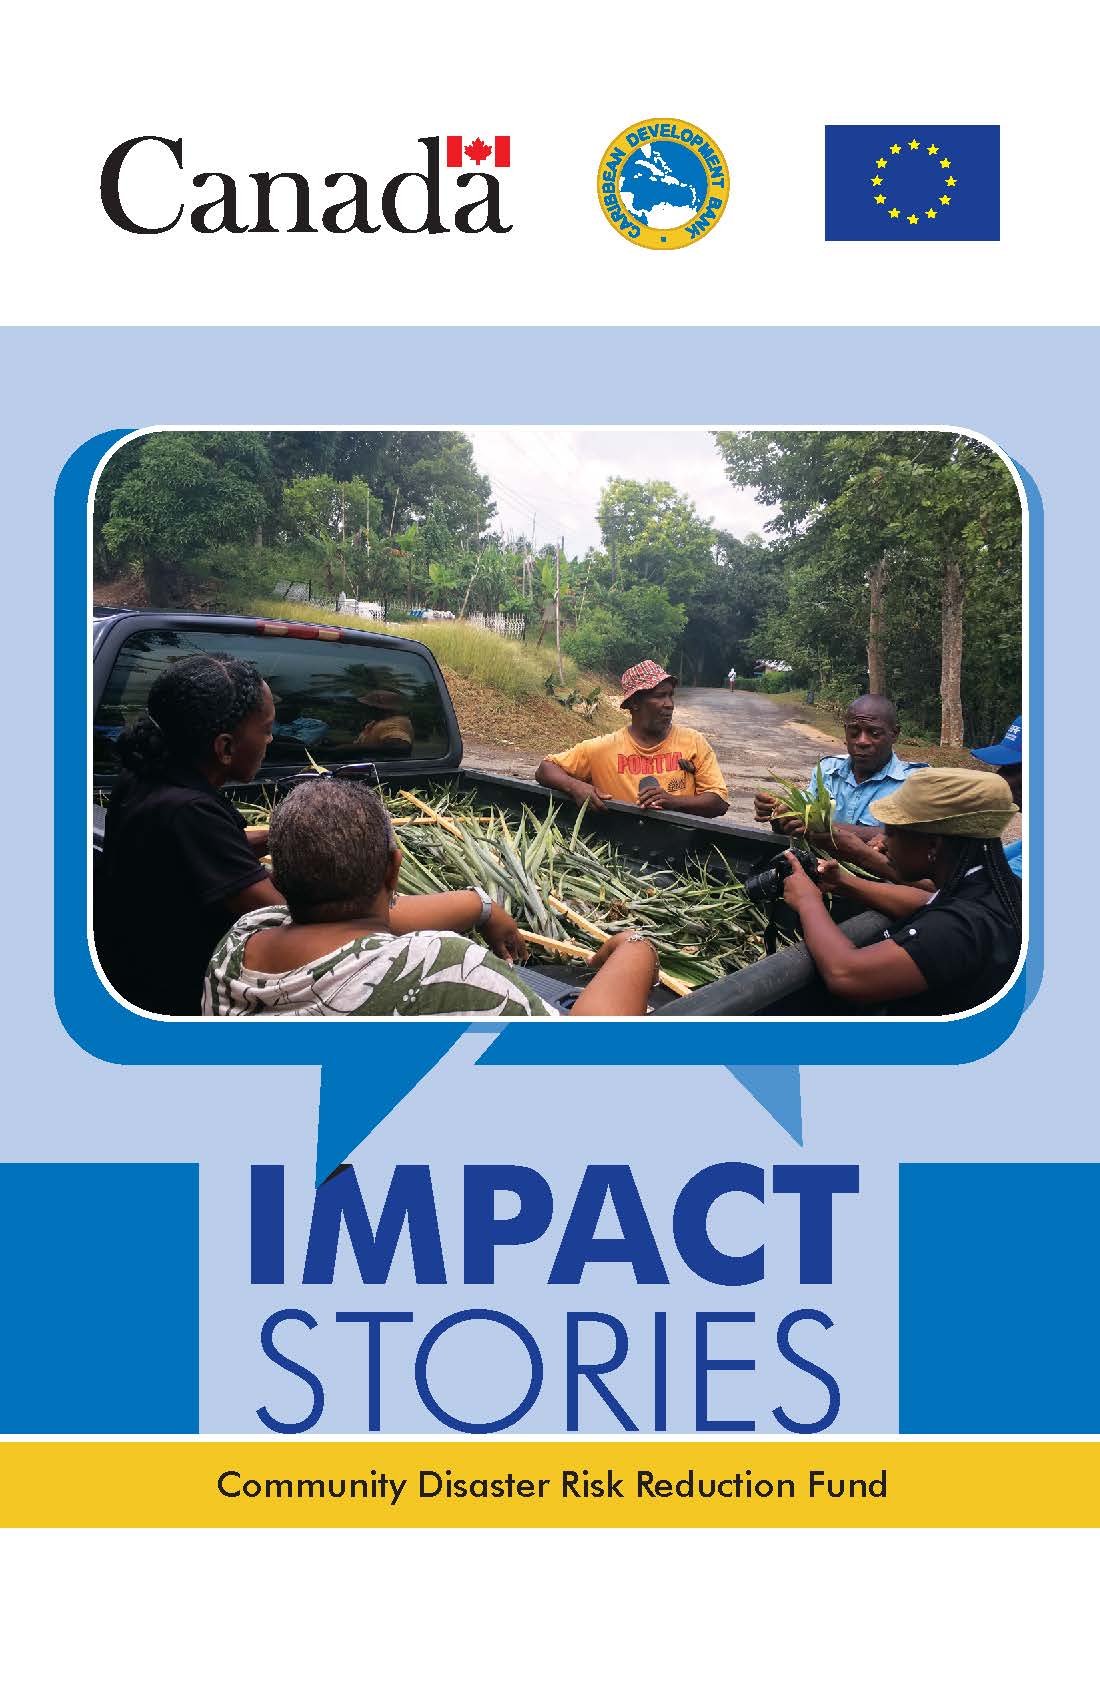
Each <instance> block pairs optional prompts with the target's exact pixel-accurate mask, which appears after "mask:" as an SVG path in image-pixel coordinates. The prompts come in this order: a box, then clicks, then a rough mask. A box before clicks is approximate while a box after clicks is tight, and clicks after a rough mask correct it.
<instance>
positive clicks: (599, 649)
mask: <svg viewBox="0 0 1100 1700" xmlns="http://www.w3.org/2000/svg"><path fill="white" fill-rule="evenodd" d="M686 619H687V616H686V614H685V613H684V610H683V608H682V607H680V606H678V605H677V604H675V603H672V602H670V601H669V597H668V592H667V591H666V590H664V589H663V588H662V587H661V586H660V585H652V584H636V585H632V586H631V587H630V589H629V590H623V591H617V592H615V593H613V594H612V595H611V596H610V597H609V598H608V600H607V601H606V602H605V603H602V604H601V605H599V606H597V607H592V608H586V610H585V613H584V615H583V617H582V619H581V621H580V623H579V625H578V626H577V629H576V631H574V632H571V633H569V634H568V636H567V637H566V639H565V648H566V650H567V652H568V653H569V654H570V655H571V656H572V657H573V658H574V660H575V661H576V662H577V663H578V664H579V665H580V666H581V667H587V668H592V669H594V670H596V671H603V672H610V673H625V672H626V669H627V668H628V667H631V666H633V665H634V663H635V662H636V661H641V660H642V658H643V657H644V656H651V657H652V658H653V660H654V661H659V662H660V663H661V664H662V665H663V666H667V665H668V663H669V661H670V660H671V659H672V654H673V650H674V648H675V646H676V641H677V639H678V638H679V636H680V634H681V632H682V631H683V629H684V625H685V623H686Z"/></svg>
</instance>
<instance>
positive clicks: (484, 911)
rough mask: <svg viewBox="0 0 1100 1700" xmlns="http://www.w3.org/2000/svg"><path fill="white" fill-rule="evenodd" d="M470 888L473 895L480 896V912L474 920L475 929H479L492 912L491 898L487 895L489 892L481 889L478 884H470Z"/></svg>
mask: <svg viewBox="0 0 1100 1700" xmlns="http://www.w3.org/2000/svg"><path fill="white" fill-rule="evenodd" d="M470 890H471V891H472V892H473V894H474V896H475V897H480V899H481V914H480V915H479V916H478V918H477V920H476V921H475V922H474V927H475V929H477V930H478V931H480V929H481V928H482V927H483V926H484V925H485V923H486V921H487V920H488V919H489V916H490V915H491V914H492V912H493V900H492V898H491V897H490V896H489V893H488V892H487V891H485V890H483V889H482V887H481V886H480V885H472V886H471V887H470Z"/></svg>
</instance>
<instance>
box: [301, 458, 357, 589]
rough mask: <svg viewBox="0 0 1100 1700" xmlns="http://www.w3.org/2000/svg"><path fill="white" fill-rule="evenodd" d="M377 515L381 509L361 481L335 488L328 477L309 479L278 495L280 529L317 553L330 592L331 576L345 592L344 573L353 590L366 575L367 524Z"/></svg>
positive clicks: (337, 484) (337, 483) (317, 475)
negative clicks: (364, 574) (337, 578)
mask: <svg viewBox="0 0 1100 1700" xmlns="http://www.w3.org/2000/svg"><path fill="white" fill-rule="evenodd" d="M380 514H381V506H380V504H379V503H378V502H376V501H373V499H372V497H371V492H370V486H369V485H368V484H367V482H366V480H365V479H362V478H349V479H348V480H347V481H346V482H345V483H341V482H340V481H339V480H338V479H336V478H333V477H332V476H331V474H329V473H315V474H314V475H313V476H312V477H310V478H297V479H295V480H294V482H293V483H292V484H288V485H287V486H286V487H285V489H284V490H283V498H282V523H283V526H284V528H285V530H286V531H287V533H288V534H289V535H290V536H291V537H292V538H293V539H295V540H296V541H298V542H301V543H306V544H311V545H312V546H313V547H314V548H315V549H316V550H317V553H318V559H319V562H320V564H321V565H322V566H323V568H324V573H325V582H326V584H327V586H328V588H329V589H330V590H331V589H332V588H333V587H334V585H335V579H336V574H337V572H338V573H339V575H340V583H341V588H342V589H346V588H347V585H348V582H349V567H350V568H351V580H350V582H351V583H352V584H354V585H356V586H358V584H359V578H360V574H361V573H365V571H366V559H367V549H366V544H367V541H368V540H369V538H370V533H371V528H372V521H373V522H375V523H376V522H377V520H378V519H379V517H380Z"/></svg>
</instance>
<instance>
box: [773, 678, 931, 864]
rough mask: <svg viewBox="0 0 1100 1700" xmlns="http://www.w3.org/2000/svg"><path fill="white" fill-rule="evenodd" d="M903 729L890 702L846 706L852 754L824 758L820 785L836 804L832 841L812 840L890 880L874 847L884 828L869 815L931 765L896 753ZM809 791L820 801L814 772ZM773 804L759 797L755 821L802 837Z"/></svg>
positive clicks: (872, 699)
mask: <svg viewBox="0 0 1100 1700" xmlns="http://www.w3.org/2000/svg"><path fill="white" fill-rule="evenodd" d="M899 730H900V726H899V723H898V711H897V709H896V708H895V707H894V705H893V703H892V702H891V701H890V699H889V698H888V697H880V696H862V697H857V698H856V700H855V702H852V703H849V704H848V707H847V708H846V709H845V711H844V742H845V744H846V745H847V747H848V754H847V755H846V756H826V757H825V758H824V759H823V761H822V762H821V764H820V765H821V778H822V781H823V783H824V786H825V789H826V791H827V792H828V794H829V796H830V797H831V798H832V800H833V833H832V837H831V839H830V838H828V837H823V836H822V835H821V834H817V835H812V837H813V838H814V839H815V840H816V842H818V843H819V844H820V845H821V846H829V847H831V849H832V853H833V854H834V855H835V854H839V855H840V856H841V858H842V859H843V860H845V861H849V862H855V863H856V864H857V865H858V866H860V867H862V868H865V869H866V870H867V871H868V872H869V873H874V874H878V875H879V876H880V877H883V878H887V879H889V878H894V879H896V877H897V876H896V875H895V874H894V873H893V870H892V869H891V867H890V864H889V862H888V861H887V859H886V857H885V856H884V855H883V854H882V852H881V850H879V849H878V848H876V847H875V844H874V842H873V841H875V840H878V841H880V842H881V838H882V827H881V825H880V824H879V822H878V821H877V820H876V819H875V817H874V815H873V814H872V813H871V804H872V803H874V802H877V801H878V800H879V799H880V798H882V797H888V796H889V795H890V793H891V792H892V791H896V790H897V788H898V786H899V785H900V784H901V782H902V780H903V779H905V778H906V776H907V775H908V774H910V773H913V772H915V771H916V769H917V768H918V767H924V766H926V765H927V764H926V763H924V762H912V761H903V760H902V759H901V758H900V757H899V756H896V755H895V754H894V739H895V738H896V737H897V735H898V732H899ZM808 790H809V791H810V794H811V795H812V796H816V794H817V773H816V770H815V772H814V773H813V775H812V777H811V779H810V783H809V786H808ZM775 801H776V800H775V798H774V797H772V796H770V795H769V794H768V793H767V792H764V791H762V792H760V793H759V794H758V795H757V797H756V799H755V813H756V818H757V820H761V821H764V820H766V821H769V822H770V823H771V826H772V829H773V831H775V832H785V833H787V834H788V835H796V834H800V833H802V831H803V828H802V824H801V822H800V821H797V820H795V819H792V817H790V816H789V815H782V814H780V815H773V814H772V810H773V809H774V807H775Z"/></svg>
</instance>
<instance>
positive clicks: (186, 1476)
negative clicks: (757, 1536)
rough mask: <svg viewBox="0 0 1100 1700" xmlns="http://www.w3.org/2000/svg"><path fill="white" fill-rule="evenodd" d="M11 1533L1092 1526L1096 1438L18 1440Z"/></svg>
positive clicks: (1, 1450) (6, 1522) (9, 1454)
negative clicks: (72, 1530) (41, 1530)
mask: <svg viewBox="0 0 1100 1700" xmlns="http://www.w3.org/2000/svg"><path fill="white" fill-rule="evenodd" d="M0 1526H3V1527H5V1528H224V1529H258V1528H262V1529H272V1528H288V1529H306V1528H372V1529H378V1528H385V1529H412V1528H457V1529H476V1528H486V1529H516V1528H532V1529H547V1528H601V1529H636V1528H653V1527H660V1528H670V1529H687V1528H750V1529H779V1528H822V1529H896V1528H971V1527H974V1528H1043V1527H1054V1528H1092V1527H1097V1526H1100V1441H1095V1442H1094V1441H1042V1440H1039V1441H1003V1442H1002V1441H981V1440H976V1441H966V1440H964V1441H940V1442H931V1441H899V1440H885V1441H850V1442H849V1441H830V1442H826V1443H821V1442H812V1441H778V1442H768V1441H754V1442H751V1443H748V1444H745V1443H735V1442H729V1441H701V1440H676V1441H662V1440H651V1439H647V1440H642V1441H638V1442H623V1441H621V1440H600V1439H591V1438H577V1439H573V1440H555V1441H519V1440H508V1441H466V1442H461V1441H447V1440H443V1441H440V1440H435V1439H432V1438H426V1439H423V1440H414V1441H373V1440H362V1441H315V1440H302V1441H253V1440H224V1439H209V1440H207V1439H202V1440H196V1441H193V1442H183V1441H174V1440H164V1441H158V1440H143V1441H102V1442H95V1441H82V1440H79V1441H67V1440H59V1441H7V1442H3V1443H0Z"/></svg>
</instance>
